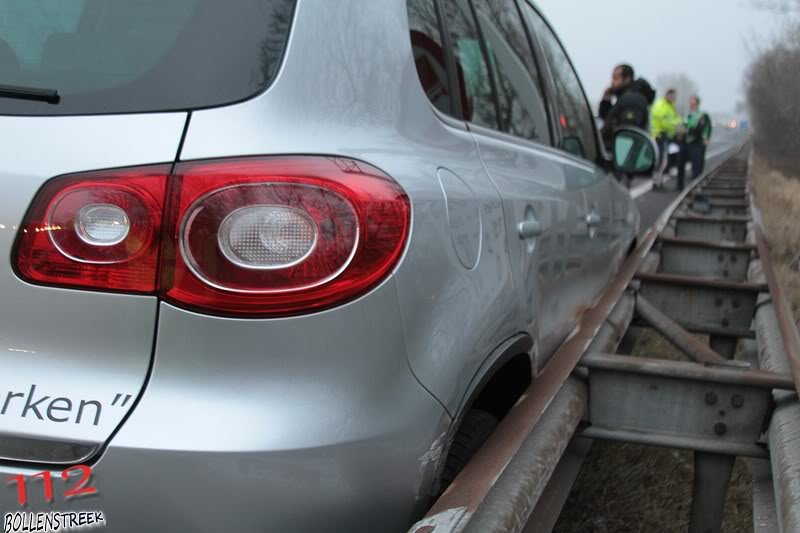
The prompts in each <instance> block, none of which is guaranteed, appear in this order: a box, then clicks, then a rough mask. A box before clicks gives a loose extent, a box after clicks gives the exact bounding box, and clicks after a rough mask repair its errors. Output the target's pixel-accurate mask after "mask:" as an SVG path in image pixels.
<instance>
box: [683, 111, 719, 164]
mask: <svg viewBox="0 0 800 533" xmlns="http://www.w3.org/2000/svg"><path fill="white" fill-rule="evenodd" d="M711 130H712V125H711V117H710V116H709V114H708V113H706V112H704V111H701V110H700V98H698V97H697V96H692V98H691V99H690V100H689V116H688V117H686V149H685V154H686V155H685V156H684V159H683V161H682V163H681V164H683V165H684V166H685V165H686V159H687V158H688V160H689V162H690V163H691V164H692V179H697V178H698V177H699V176H700V175H701V174H702V173H703V170H705V166H706V149H707V148H708V143H710V142H711Z"/></svg>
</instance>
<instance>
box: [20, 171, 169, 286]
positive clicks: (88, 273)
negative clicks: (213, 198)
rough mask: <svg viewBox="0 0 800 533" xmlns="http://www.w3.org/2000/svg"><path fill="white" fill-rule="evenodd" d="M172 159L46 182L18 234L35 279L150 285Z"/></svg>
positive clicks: (25, 270) (24, 262)
mask: <svg viewBox="0 0 800 533" xmlns="http://www.w3.org/2000/svg"><path fill="white" fill-rule="evenodd" d="M168 175H169V166H156V167H146V168H133V169H125V170H112V171H106V172H91V173H87V174H80V175H74V176H64V177H61V178H56V179H54V180H51V181H50V182H48V183H47V184H46V185H45V186H44V187H43V188H42V190H41V191H39V194H38V195H37V197H36V200H35V201H34V203H33V205H32V206H31V208H30V210H29V211H28V215H27V216H26V219H25V222H24V224H23V225H22V232H21V234H20V236H19V239H18V241H17V270H18V272H19V274H20V275H21V277H22V278H24V279H27V280H29V281H32V282H34V283H43V284H53V285H62V286H68V287H86V288H94V289H100V290H111V291H125V292H136V293H152V292H154V291H155V290H156V273H157V272H158V252H159V247H160V245H161V241H160V232H161V219H162V209H163V204H164V192H165V189H166V184H167V177H168Z"/></svg>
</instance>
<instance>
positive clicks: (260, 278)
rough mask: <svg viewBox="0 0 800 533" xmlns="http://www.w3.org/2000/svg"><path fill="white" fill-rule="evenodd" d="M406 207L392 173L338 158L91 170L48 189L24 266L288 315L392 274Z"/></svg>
mask: <svg viewBox="0 0 800 533" xmlns="http://www.w3.org/2000/svg"><path fill="white" fill-rule="evenodd" d="M163 205H166V206H167V207H166V212H165V214H164V216H163V217H162V206H163ZM410 215H411V212H410V203H409V200H408V197H407V196H406V195H405V193H404V192H403V190H402V189H401V188H400V186H399V185H398V184H397V183H396V182H394V181H393V180H392V179H391V178H389V177H388V176H386V175H385V174H383V173H382V172H380V171H379V170H377V169H375V168H373V167H371V166H369V165H367V164H365V163H362V162H357V161H353V160H349V159H342V158H332V157H331V158H326V157H296V158H259V159H255V158H253V159H231V160H221V161H201V162H192V163H182V164H179V165H178V166H177V167H176V170H175V173H174V175H173V176H172V177H171V178H168V176H167V171H166V169H165V168H164V167H163V166H162V167H153V168H150V169H133V170H122V171H111V172H108V173H91V174H86V175H79V176H69V177H64V178H58V179H55V180H53V181H51V182H50V183H48V184H47V186H45V188H44V189H43V190H42V191H41V192H40V194H39V196H38V197H37V199H36V201H35V202H34V206H33V207H32V209H31V211H30V213H29V215H28V219H27V220H26V224H25V229H24V230H23V234H22V235H21V237H20V240H19V242H18V247H17V254H18V255H17V265H18V271H19V273H20V274H21V276H22V277H23V278H24V279H27V280H29V281H34V282H37V283H43V284H53V285H61V286H74V287H86V288H95V289H101V290H118V291H125V292H145V293H147V292H152V293H155V292H156V291H158V293H159V294H160V295H161V297H162V298H164V299H165V300H167V301H169V302H171V303H174V304H176V305H179V306H182V307H188V308H190V309H194V310H198V311H202V312H211V313H214V314H225V315H232V316H264V317H268V316H285V315H291V314H300V313H305V312H311V311H314V310H319V309H323V308H327V307H331V306H334V305H337V304H340V303H343V302H345V301H348V300H351V299H353V298H355V297H357V296H358V295H360V294H363V293H364V292H365V291H367V290H369V289H370V288H372V287H374V286H375V285H376V284H377V283H379V282H380V281H381V280H382V279H384V278H385V276H386V275H387V274H388V272H389V271H390V270H391V269H392V268H393V266H394V265H395V264H396V263H397V261H398V259H399V257H400V255H401V254H402V251H403V247H404V245H405V242H406V238H407V236H408V231H409V226H410ZM162 219H163V224H162ZM162 225H163V226H164V229H163V230H162ZM159 246H160V250H161V252H160V257H161V259H160V261H159V260H158V257H159Z"/></svg>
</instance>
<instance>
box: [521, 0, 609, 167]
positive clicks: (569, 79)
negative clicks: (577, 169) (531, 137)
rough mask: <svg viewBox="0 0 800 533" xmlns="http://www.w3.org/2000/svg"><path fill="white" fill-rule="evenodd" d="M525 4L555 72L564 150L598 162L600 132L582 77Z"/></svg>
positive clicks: (524, 5)
mask: <svg viewBox="0 0 800 533" xmlns="http://www.w3.org/2000/svg"><path fill="white" fill-rule="evenodd" d="M521 5H522V9H523V12H524V14H525V18H526V19H527V20H528V23H529V24H530V28H531V31H532V33H533V34H534V35H535V36H536V37H538V39H539V41H540V42H541V45H542V48H543V51H544V54H545V56H546V57H547V62H548V63H549V64H550V69H551V71H552V74H553V81H554V82H555V86H556V98H557V101H558V108H559V112H560V116H559V122H560V123H561V127H562V130H563V132H564V139H563V141H562V142H561V149H562V150H564V151H566V152H569V153H571V154H573V155H575V156H578V157H582V158H584V159H588V160H590V161H592V162H594V161H596V160H597V132H596V129H595V122H594V117H593V116H592V113H591V111H590V110H589V105H588V104H587V102H586V95H585V94H584V92H583V89H582V88H581V83H580V80H579V79H578V76H577V74H575V70H574V69H573V68H572V64H571V63H570V61H569V57H568V56H567V54H566V53H565V52H564V49H563V48H562V47H561V44H560V43H559V42H558V38H556V36H555V34H554V33H553V31H552V30H551V29H550V27H549V26H548V25H547V23H546V22H545V21H544V19H542V17H541V16H540V15H539V14H538V13H537V12H536V10H535V9H533V7H532V6H531V5H530V4H528V2H525V1H523V2H521Z"/></svg>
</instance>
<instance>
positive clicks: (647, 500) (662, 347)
mask: <svg viewBox="0 0 800 533" xmlns="http://www.w3.org/2000/svg"><path fill="white" fill-rule="evenodd" d="M699 338H700V339H701V340H705V342H708V338H703V337H699ZM634 353H635V354H637V355H641V356H647V357H655V358H661V359H684V358H683V356H682V355H681V354H680V352H678V351H677V350H676V349H675V348H673V347H672V345H670V344H669V343H668V342H667V341H666V340H664V338H663V337H661V336H660V335H658V334H657V333H655V332H653V331H651V330H647V331H645V332H644V333H643V334H642V336H641V338H640V339H639V341H638V342H637V344H636V349H635V350H634ZM684 360H685V359H684ZM692 457H693V456H692V453H691V452H688V451H683V450H668V449H661V448H652V447H648V446H639V445H634V444H621V443H614V442H600V441H595V443H594V444H593V445H592V449H591V451H590V452H589V456H588V457H587V458H586V462H585V463H584V466H583V469H582V470H581V473H580V475H579V476H578V480H577V482H576V483H575V486H574V487H573V489H572V492H571V493H570V496H569V499H568V500H567V503H566V505H565V506H564V512H563V513H562V515H561V517H560V518H559V521H558V524H557V525H556V528H555V529H554V531H556V532H557V533H574V532H581V533H584V532H586V533H589V532H591V533H612V532H613V533H616V532H634V531H635V532H640V531H641V532H651V531H659V532H665V533H666V532H675V533H678V532H684V531H686V529H687V527H688V525H689V511H690V509H691V501H692V479H693V475H694V464H693V459H692ZM751 479H752V470H751V468H750V461H749V460H747V459H738V460H737V461H736V466H735V467H734V470H733V476H732V477H731V484H730V487H729V489H728V495H727V499H726V501H725V517H724V523H723V531H725V532H730V533H749V532H751V531H753V526H752V524H753V509H752V483H751Z"/></svg>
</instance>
